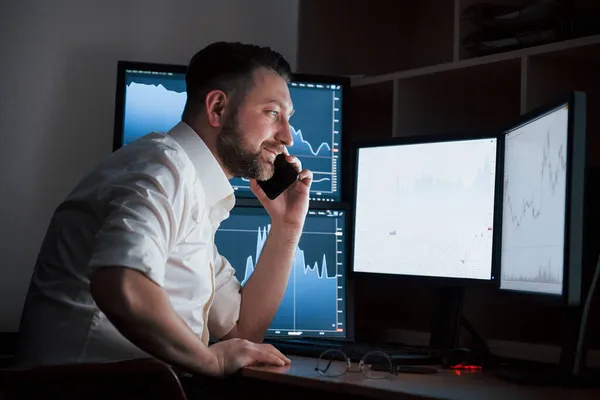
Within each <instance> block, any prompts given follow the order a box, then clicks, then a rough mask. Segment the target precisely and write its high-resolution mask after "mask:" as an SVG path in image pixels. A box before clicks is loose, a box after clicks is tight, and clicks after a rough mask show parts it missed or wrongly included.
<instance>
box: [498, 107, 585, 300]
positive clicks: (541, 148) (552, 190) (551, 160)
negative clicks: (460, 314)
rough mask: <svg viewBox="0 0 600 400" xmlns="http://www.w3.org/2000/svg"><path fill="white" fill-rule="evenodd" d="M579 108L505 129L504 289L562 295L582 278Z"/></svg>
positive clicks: (559, 110) (582, 150)
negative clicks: (568, 287)
mask: <svg viewBox="0 0 600 400" xmlns="http://www.w3.org/2000/svg"><path fill="white" fill-rule="evenodd" d="M573 108H574V105H573V104H569V103H568V102H565V103H564V104H561V105H558V106H554V107H553V108H551V109H549V110H546V111H543V112H541V113H536V114H535V115H532V116H530V117H527V118H525V122H523V123H522V124H519V125H518V126H516V127H514V128H513V129H509V130H507V131H506V132H505V138H504V143H505V145H504V176H503V201H502V236H501V237H502V239H501V242H502V246H501V263H500V269H501V274H500V289H504V290H512V291H519V292H527V293H538V294H546V295H554V296H562V295H563V294H565V282H566V281H569V280H570V281H571V282H570V283H571V284H573V285H575V286H576V285H577V281H579V280H580V271H581V261H580V257H581V254H580V253H581V251H580V249H581V235H582V234H581V231H582V223H581V218H582V217H581V215H582V208H583V196H584V195H583V176H584V159H585V143H584V138H585V128H584V129H576V127H577V126H580V125H581V122H582V120H583V119H584V117H578V118H577V120H574V118H575V117H574V116H575V115H576V114H575V113H574V111H575V110H573ZM569 224H571V225H569ZM567 266H568V267H567ZM568 275H570V277H569V276H568ZM573 290H574V291H575V292H578V291H579V290H578V289H577V288H573ZM572 292H573V291H572Z"/></svg>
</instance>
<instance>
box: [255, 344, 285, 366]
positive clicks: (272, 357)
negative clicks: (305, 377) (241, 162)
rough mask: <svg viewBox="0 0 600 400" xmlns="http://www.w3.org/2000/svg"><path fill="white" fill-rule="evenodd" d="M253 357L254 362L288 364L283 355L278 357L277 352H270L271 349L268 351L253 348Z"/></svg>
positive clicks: (277, 364)
mask: <svg viewBox="0 0 600 400" xmlns="http://www.w3.org/2000/svg"><path fill="white" fill-rule="evenodd" d="M253 358H254V362H255V363H264V364H270V365H276V366H278V367H283V366H284V365H286V364H288V361H289V360H287V358H286V357H284V356H283V355H282V357H279V356H277V354H275V353H272V352H271V351H269V350H267V349H265V348H257V349H255V350H254V354H253Z"/></svg>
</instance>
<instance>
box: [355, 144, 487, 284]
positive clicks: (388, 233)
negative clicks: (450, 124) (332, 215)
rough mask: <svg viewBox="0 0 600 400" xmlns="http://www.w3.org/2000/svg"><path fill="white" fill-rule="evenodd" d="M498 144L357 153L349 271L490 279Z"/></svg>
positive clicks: (384, 148)
mask: <svg viewBox="0 0 600 400" xmlns="http://www.w3.org/2000/svg"><path fill="white" fill-rule="evenodd" d="M497 145H498V143H497V140H496V139H495V138H486V139H474V140H458V141H443V142H428V143H418V144H398V145H391V146H381V147H366V148H361V149H360V150H359V153H358V170H357V188H356V190H357V193H356V211H355V212H356V215H355V232H354V238H355V244H354V252H353V254H354V260H353V261H354V262H353V265H354V270H355V271H357V272H366V273H379V274H397V275H418V276H427V277H442V278H464V279H478V280H489V279H492V244H493V240H492V237H493V231H492V229H493V223H494V199H495V186H496V151H497Z"/></svg>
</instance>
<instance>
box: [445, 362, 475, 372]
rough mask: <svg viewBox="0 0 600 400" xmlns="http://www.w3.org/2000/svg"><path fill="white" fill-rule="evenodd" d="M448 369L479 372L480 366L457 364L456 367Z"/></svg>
mask: <svg viewBox="0 0 600 400" xmlns="http://www.w3.org/2000/svg"><path fill="white" fill-rule="evenodd" d="M450 368H451V369H460V370H464V371H476V370H480V369H481V366H480V365H463V364H457V365H453V366H451V367H450Z"/></svg>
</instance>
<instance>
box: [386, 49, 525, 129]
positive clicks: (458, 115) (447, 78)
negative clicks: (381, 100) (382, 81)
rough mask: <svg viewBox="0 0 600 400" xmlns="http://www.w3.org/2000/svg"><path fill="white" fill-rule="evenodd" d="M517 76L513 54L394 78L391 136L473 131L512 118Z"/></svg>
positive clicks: (517, 107)
mask: <svg viewBox="0 0 600 400" xmlns="http://www.w3.org/2000/svg"><path fill="white" fill-rule="evenodd" d="M520 81H521V62H520V60H518V59H511V60H505V61H502V62H496V63H491V64H482V65H480V66H479V67H477V68H475V67H471V68H462V69H453V70H448V71H444V72H440V73H437V74H431V75H419V76H416V77H413V78H410V79H399V80H398V81H397V82H398V84H397V85H396V87H397V93H396V96H397V97H396V98H397V100H396V109H395V112H396V115H397V116H398V117H397V118H396V126H395V127H394V135H395V136H405V135H415V134H440V133H464V132H474V131H477V130H479V129H485V128H493V127H494V126H499V125H500V124H502V123H505V122H506V121H507V120H508V121H510V120H514V119H516V118H517V117H518V116H519V113H520V98H521V89H520Z"/></svg>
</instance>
